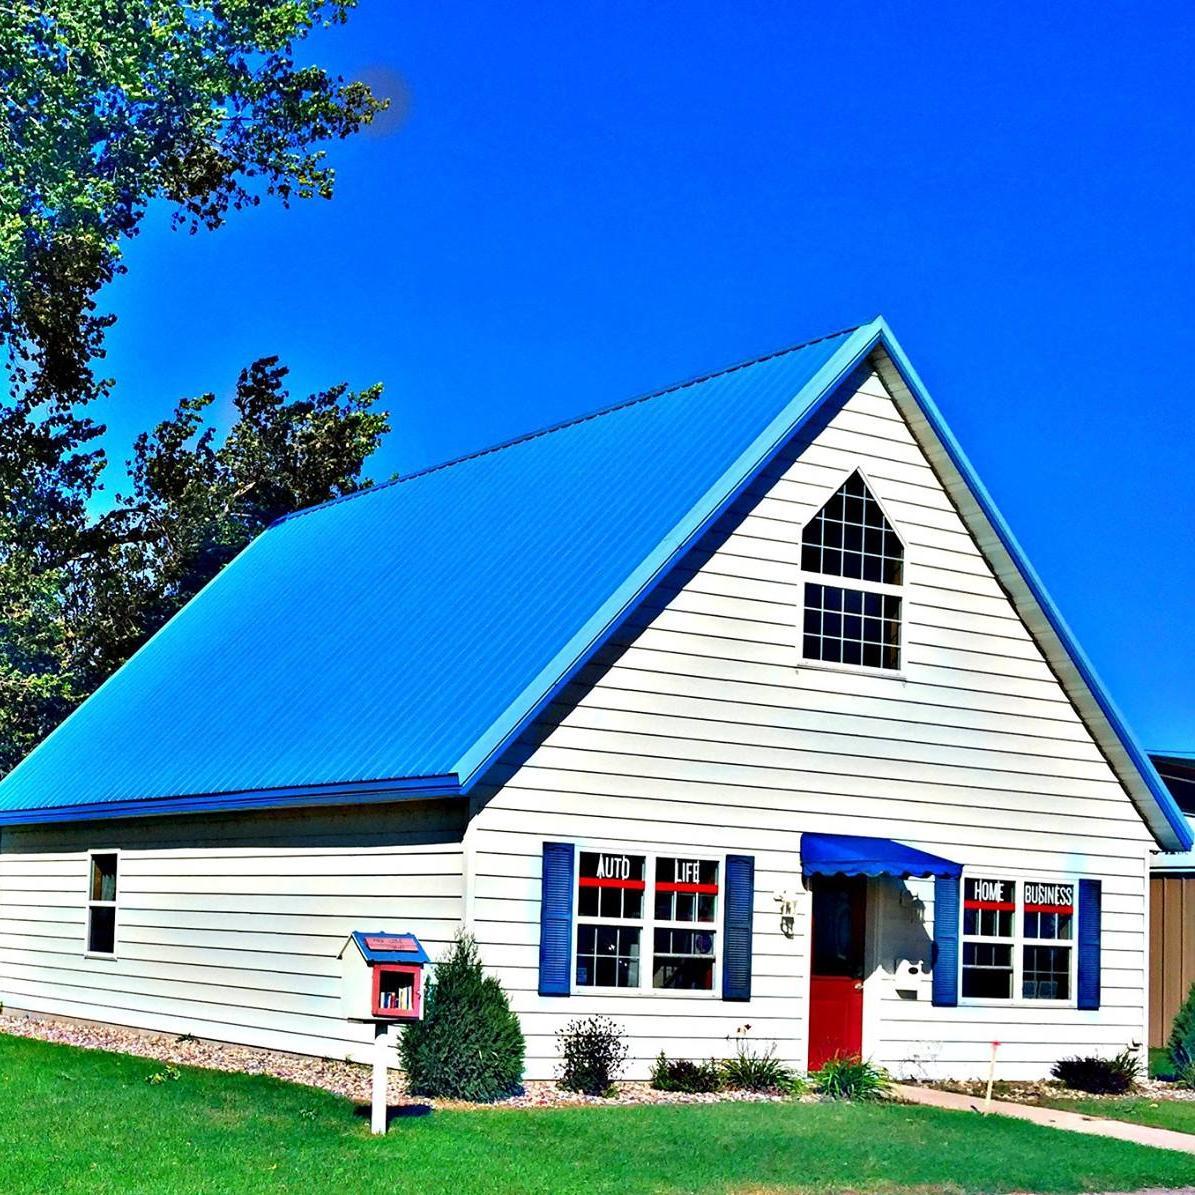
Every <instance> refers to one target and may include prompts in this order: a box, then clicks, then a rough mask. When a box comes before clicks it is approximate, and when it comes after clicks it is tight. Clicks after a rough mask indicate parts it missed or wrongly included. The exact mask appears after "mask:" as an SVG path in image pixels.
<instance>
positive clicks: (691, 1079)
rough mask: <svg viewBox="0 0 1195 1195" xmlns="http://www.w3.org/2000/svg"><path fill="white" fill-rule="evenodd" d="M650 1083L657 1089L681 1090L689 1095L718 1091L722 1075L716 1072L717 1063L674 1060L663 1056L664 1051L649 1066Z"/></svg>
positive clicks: (720, 1086)
mask: <svg viewBox="0 0 1195 1195" xmlns="http://www.w3.org/2000/svg"><path fill="white" fill-rule="evenodd" d="M651 1085H652V1086H653V1087H654V1088H655V1089H656V1090H657V1091H683V1092H686V1093H688V1094H689V1095H696V1094H700V1093H703V1092H709V1091H719V1090H721V1088H722V1076H721V1075H720V1074H719V1073H718V1064H717V1063H716V1062H714V1061H712V1060H711V1061H709V1062H687V1061H686V1060H685V1059H683V1058H678V1059H675V1060H672V1059H669V1058H667V1057H665V1055H664V1051H663V1050H661V1051H660V1056H659V1057H658V1058H657V1059H656V1062H655V1065H654V1066H653V1067H652V1068H651Z"/></svg>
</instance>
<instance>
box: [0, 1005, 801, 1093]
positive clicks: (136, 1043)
mask: <svg viewBox="0 0 1195 1195" xmlns="http://www.w3.org/2000/svg"><path fill="white" fill-rule="evenodd" d="M0 1033H7V1034H10V1035H12V1036H14V1037H32V1038H37V1039H38V1040H39V1041H48V1042H56V1043H58V1044H60V1045H67V1046H78V1047H80V1048H82V1049H85V1050H108V1051H111V1052H114V1053H120V1054H135V1055H136V1056H138V1057H139V1058H152V1059H154V1060H155V1061H158V1062H171V1063H174V1064H176V1065H178V1066H198V1067H203V1068H204V1069H206V1070H217V1071H232V1072H236V1073H239V1074H246V1075H270V1076H272V1077H273V1078H275V1079H284V1080H286V1081H287V1082H288V1083H302V1084H305V1085H306V1086H308V1087H318V1088H321V1089H322V1090H324V1091H329V1092H331V1093H332V1094H333V1095H340V1096H344V1097H345V1098H346V1099H350V1100H353V1101H354V1102H356V1103H368V1102H369V1099H370V1085H371V1079H372V1070H371V1068H370V1067H368V1066H366V1065H364V1064H362V1063H357V1062H343V1061H337V1060H336V1059H333V1058H310V1057H307V1056H306V1055H302V1054H287V1053H284V1052H283V1051H280V1050H263V1049H260V1048H258V1047H256V1046H237V1045H229V1044H227V1043H225V1042H216V1041H208V1040H206V1039H203V1038H197V1037H185V1036H184V1037H179V1036H177V1035H176V1034H172V1033H153V1032H149V1031H146V1030H143V1029H127V1028H123V1027H121V1026H119V1025H101V1024H96V1023H94V1022H91V1021H72V1020H59V1019H57V1018H54V1017H43V1016H37V1015H32V1014H28V1013H17V1014H14V1013H2V1012H0ZM789 1098H790V1097H788V1096H786V1095H784V1094H783V1093H781V1092H757V1091H723V1092H715V1093H710V1094H703V1095H686V1094H684V1093H681V1092H672V1091H656V1090H655V1089H654V1088H653V1087H651V1086H650V1085H649V1084H647V1083H619V1084H618V1096H617V1097H616V1098H615V1097H611V1098H609V1099H603V1098H601V1097H599V1096H586V1095H578V1094H577V1093H575V1092H571V1091H562V1090H561V1089H560V1088H559V1087H557V1086H556V1084H555V1083H545V1082H531V1083H528V1084H527V1085H526V1089H525V1090H524V1092H523V1094H522V1095H517V1096H513V1097H512V1098H510V1099H507V1100H501V1101H499V1102H498V1103H496V1104H469V1103H466V1102H464V1101H461V1100H438V1099H428V1098H427V1097H425V1096H415V1095H410V1094H409V1093H408V1092H407V1091H406V1090H405V1089H404V1087H403V1081H402V1076H401V1075H400V1074H399V1073H398V1072H397V1071H391V1073H390V1090H389V1102H390V1104H392V1105H397V1106H401V1105H416V1104H419V1105H431V1106H433V1107H436V1108H478V1107H486V1108H552V1107H562V1106H568V1105H576V1104H714V1103H718V1102H719V1101H723V1100H735V1101H738V1102H744V1103H778V1102H781V1101H783V1100H786V1099H789ZM802 1098H806V1099H808V1098H816V1097H802Z"/></svg>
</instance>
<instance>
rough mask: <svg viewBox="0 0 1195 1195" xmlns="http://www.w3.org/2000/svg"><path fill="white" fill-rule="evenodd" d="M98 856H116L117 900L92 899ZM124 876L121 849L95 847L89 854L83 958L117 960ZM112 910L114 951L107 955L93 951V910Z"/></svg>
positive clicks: (85, 891)
mask: <svg viewBox="0 0 1195 1195" xmlns="http://www.w3.org/2000/svg"><path fill="white" fill-rule="evenodd" d="M96 855H115V856H116V899H115V900H92V899H91V873H92V870H93V868H94V866H95V864H94V862H93V860H94V859H95V856H96ZM123 874H124V862H123V860H122V858H121V853H120V848H119V847H114V846H110V847H93V848H92V849H90V850H89V851H88V852H87V877H86V879H85V881H84V882H85V884H86V885H87V886H86V888H84V890H83V899H84V909H85V913H84V918H83V957H84V958H94V959H104V960H106V961H114V960H115V959H116V958H117V946H118V945H119V943H120V881H121V876H123ZM93 908H98V909H111V910H112V951H111V953H105V952H104V951H102V950H91V949H89V947H90V945H91V910H92V909H93Z"/></svg>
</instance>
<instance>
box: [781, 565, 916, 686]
mask: <svg viewBox="0 0 1195 1195" xmlns="http://www.w3.org/2000/svg"><path fill="white" fill-rule="evenodd" d="M803 651H804V655H805V658H806V659H807V660H822V661H823V662H825V663H828V664H862V665H863V666H864V667H865V668H888V669H896V668H899V667H900V598H899V597H896V596H894V595H892V594H887V593H872V592H870V591H864V590H860V589H842V588H841V587H839V586H837V585H819V584H817V583H815V582H813V581H807V582H806V583H805V625H804V629H803Z"/></svg>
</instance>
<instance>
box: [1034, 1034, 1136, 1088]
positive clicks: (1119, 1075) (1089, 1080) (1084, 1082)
mask: <svg viewBox="0 0 1195 1195" xmlns="http://www.w3.org/2000/svg"><path fill="white" fill-rule="evenodd" d="M1140 1073H1141V1052H1140V1049H1139V1047H1137V1046H1135V1045H1133V1046H1128V1047H1127V1048H1126V1049H1124V1050H1121V1052H1120V1053H1119V1054H1117V1055H1116V1056H1115V1057H1114V1058H1095V1057H1089V1058H1062V1059H1059V1061H1058V1062H1056V1063H1055V1064H1054V1068H1053V1070H1051V1071H1050V1074H1052V1075H1053V1076H1054V1078H1055V1079H1058V1080H1059V1081H1060V1082H1061V1083H1062V1084H1063V1085H1064V1086H1066V1087H1070V1088H1072V1089H1073V1090H1075V1091H1089V1092H1091V1093H1092V1094H1093V1095H1122V1094H1123V1093H1124V1092H1126V1091H1132V1089H1133V1088H1134V1087H1135V1086H1136V1085H1137V1076H1138V1075H1139V1074H1140Z"/></svg>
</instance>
